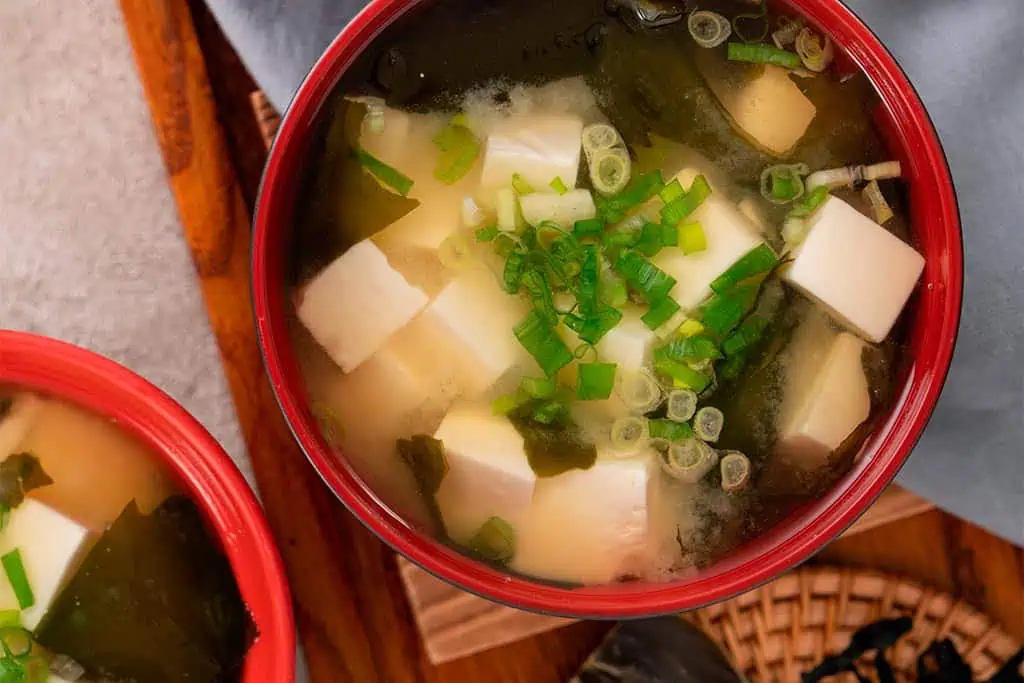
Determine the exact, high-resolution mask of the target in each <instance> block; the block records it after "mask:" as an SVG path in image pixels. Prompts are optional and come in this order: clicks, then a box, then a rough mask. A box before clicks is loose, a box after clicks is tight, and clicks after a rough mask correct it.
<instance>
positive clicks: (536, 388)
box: [519, 377, 557, 398]
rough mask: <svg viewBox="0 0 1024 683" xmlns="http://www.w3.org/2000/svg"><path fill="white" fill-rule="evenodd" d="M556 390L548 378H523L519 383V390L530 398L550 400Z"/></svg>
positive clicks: (553, 381) (551, 380)
mask: <svg viewBox="0 0 1024 683" xmlns="http://www.w3.org/2000/svg"><path fill="white" fill-rule="evenodd" d="M556 388H557V386H556V385H555V380H553V379H551V378H550V377H523V378H522V379H521V380H520V381H519V390H520V391H522V392H523V393H524V394H526V395H527V396H529V397H530V398H551V397H552V396H554V395H555V389H556Z"/></svg>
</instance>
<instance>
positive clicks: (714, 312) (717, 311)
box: [700, 282, 761, 339]
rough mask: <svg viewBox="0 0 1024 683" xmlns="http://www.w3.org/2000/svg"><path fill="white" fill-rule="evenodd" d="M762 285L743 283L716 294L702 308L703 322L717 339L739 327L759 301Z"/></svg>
mask: <svg viewBox="0 0 1024 683" xmlns="http://www.w3.org/2000/svg"><path fill="white" fill-rule="evenodd" d="M760 288H761V287H760V283H752V282H748V283H742V284H739V285H736V286H735V287H733V288H732V289H730V290H727V291H725V292H722V293H720V294H716V295H714V296H712V297H711V298H710V299H708V301H707V302H705V303H704V305H703V306H701V309H700V311H701V322H702V323H703V325H704V327H705V328H706V329H707V331H708V332H710V333H711V334H712V335H714V336H715V337H717V338H719V339H721V338H723V337H725V335H727V334H728V333H729V332H730V331H732V329H733V328H734V327H736V326H737V325H739V323H740V321H741V320H743V318H744V316H746V315H747V313H748V312H750V309H751V307H752V306H753V305H754V302H755V301H756V300H757V293H758V291H759V290H760Z"/></svg>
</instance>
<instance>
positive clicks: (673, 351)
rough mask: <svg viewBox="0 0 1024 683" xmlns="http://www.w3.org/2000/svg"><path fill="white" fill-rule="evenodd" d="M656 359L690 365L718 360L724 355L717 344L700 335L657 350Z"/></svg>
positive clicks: (655, 352)
mask: <svg viewBox="0 0 1024 683" xmlns="http://www.w3.org/2000/svg"><path fill="white" fill-rule="evenodd" d="M654 357H655V358H665V359H668V360H674V361H679V362H682V363H688V364H689V363H699V362H700V361H705V360H718V359H719V358H721V357H722V354H721V352H720V351H719V350H718V346H717V345H716V344H715V342H713V341H712V340H711V339H709V338H707V337H704V336H701V335H700V334H696V335H693V336H690V337H682V338H680V339H675V340H673V341H672V342H671V343H669V344H666V345H665V346H662V347H660V348H658V349H656V350H655V351H654Z"/></svg>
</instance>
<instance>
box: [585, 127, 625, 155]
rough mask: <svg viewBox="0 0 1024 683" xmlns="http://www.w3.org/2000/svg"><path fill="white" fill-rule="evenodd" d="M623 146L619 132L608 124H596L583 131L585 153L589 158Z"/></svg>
mask: <svg viewBox="0 0 1024 683" xmlns="http://www.w3.org/2000/svg"><path fill="white" fill-rule="evenodd" d="M621 144H622V138H621V137H620V136H619V131H617V130H615V128H614V127H612V126H609V125H608V124H607V123H594V124H591V125H589V126H587V127H586V128H584V129H583V151H584V152H585V153H586V154H587V156H590V155H591V154H593V153H594V152H600V151H603V150H606V149H612V148H613V147H618V146H620V145H621Z"/></svg>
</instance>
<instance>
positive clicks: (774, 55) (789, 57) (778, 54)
mask: <svg viewBox="0 0 1024 683" xmlns="http://www.w3.org/2000/svg"><path fill="white" fill-rule="evenodd" d="M728 56H729V59H730V60H731V61H734V62H752V63H754V64H774V65H776V66H783V67H786V68H787V69H799V68H800V64H801V62H800V55H797V54H795V53H793V52H787V51H786V50H780V49H779V48H777V47H772V46H771V45H760V44H758V45H744V44H743V43H729V55H728Z"/></svg>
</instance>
